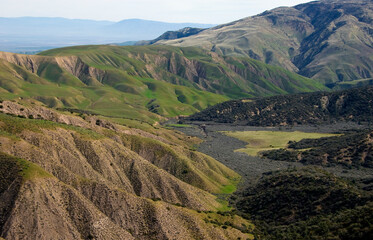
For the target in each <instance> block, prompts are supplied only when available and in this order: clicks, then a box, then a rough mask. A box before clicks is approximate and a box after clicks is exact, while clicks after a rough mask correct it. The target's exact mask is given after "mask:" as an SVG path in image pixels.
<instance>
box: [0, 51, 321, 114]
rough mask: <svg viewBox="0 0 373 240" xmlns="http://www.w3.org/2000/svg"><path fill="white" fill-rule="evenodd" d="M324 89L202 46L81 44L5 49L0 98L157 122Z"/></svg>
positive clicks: (0, 56) (0, 66) (0, 61)
mask: <svg viewBox="0 0 373 240" xmlns="http://www.w3.org/2000/svg"><path fill="white" fill-rule="evenodd" d="M321 89H325V87H324V86H323V85H321V84H319V83H318V82H316V81H314V80H311V79H307V78H304V77H301V76H299V75H296V74H294V73H291V72H288V71H286V70H283V69H281V68H278V67H273V66H268V65H265V64H263V63H261V62H259V61H255V60H251V59H247V58H232V57H221V56H219V55H217V54H215V53H211V52H208V51H205V50H201V49H198V48H177V47H166V46H136V47H115V46H79V47H70V48H62V49H54V50H49V51H46V52H43V53H41V54H40V55H39V56H35V55H33V56H31V55H30V56H29V55H17V54H11V53H1V52H0V96H1V98H2V99H14V98H18V97H22V98H33V99H36V100H38V101H41V102H43V103H44V104H46V105H47V106H49V107H55V108H69V109H79V110H84V111H89V112H93V113H97V114H101V115H106V116H111V117H125V118H133V119H140V120H146V121H157V120H159V119H160V118H161V116H165V117H172V116H177V115H180V114H182V115H190V114H192V113H195V112H197V111H200V110H202V109H204V108H206V107H208V106H211V105H214V104H216V103H219V102H222V101H225V100H228V99H229V98H240V97H252V96H261V95H275V94H286V93H293V92H305V91H315V90H321Z"/></svg>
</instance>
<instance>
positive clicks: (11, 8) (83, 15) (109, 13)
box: [0, 0, 311, 24]
mask: <svg viewBox="0 0 373 240" xmlns="http://www.w3.org/2000/svg"><path fill="white" fill-rule="evenodd" d="M309 1H311V0H0V6H1V8H0V17H24V16H31V17H64V18H71V19H91V20H110V21H120V20H124V19H131V18H140V19H147V20H155V21H163V22H174V23H176V22H189V23H190V22H192V23H212V24H220V23H227V22H231V21H234V20H238V19H241V18H244V17H248V16H253V15H256V14H259V13H261V12H263V11H265V10H270V9H273V8H276V7H280V6H294V5H297V4H300V3H305V2H309Z"/></svg>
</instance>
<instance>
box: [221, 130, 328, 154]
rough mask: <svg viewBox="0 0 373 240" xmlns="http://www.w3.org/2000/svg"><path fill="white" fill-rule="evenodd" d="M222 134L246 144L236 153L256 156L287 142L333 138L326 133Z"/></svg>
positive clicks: (282, 146)
mask: <svg viewBox="0 0 373 240" xmlns="http://www.w3.org/2000/svg"><path fill="white" fill-rule="evenodd" d="M223 133H224V134H226V135H228V136H230V137H234V138H237V139H239V140H242V141H244V142H247V143H248V145H247V146H246V147H245V148H242V149H237V150H236V151H239V152H244V153H247V154H248V155H251V156H257V155H258V153H259V152H262V151H266V150H275V149H280V148H284V147H286V146H287V144H288V142H289V141H300V140H302V139H318V138H322V137H330V136H335V134H327V133H306V132H299V131H295V132H281V131H243V132H223Z"/></svg>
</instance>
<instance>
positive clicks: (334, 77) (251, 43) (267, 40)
mask: <svg viewBox="0 0 373 240" xmlns="http://www.w3.org/2000/svg"><path fill="white" fill-rule="evenodd" d="M372 19H373V4H372V3H371V2H370V1H362V0H348V1H338V0H322V1H312V2H310V3H305V4H300V5H297V6H294V7H289V8H287V7H281V8H276V9H273V10H270V11H265V12H263V13H262V14H259V15H257V16H253V17H248V18H244V19H241V20H238V21H235V22H232V23H228V24H224V25H220V26H217V27H214V28H210V29H208V30H205V31H203V32H201V33H198V34H196V35H193V36H190V37H186V38H180V39H175V40H161V41H158V42H157V43H156V44H166V45H173V46H181V47H189V46H193V47H202V48H204V49H208V50H212V51H214V52H217V53H219V54H223V55H228V56H245V57H251V58H254V59H257V60H261V61H262V62H265V63H269V64H273V65H277V66H281V67H284V68H286V69H288V70H291V71H294V72H298V73H300V74H301V75H303V76H307V77H310V78H314V79H319V80H321V81H322V82H323V83H327V84H332V83H336V82H345V81H347V82H348V81H352V80H358V79H365V78H371V77H372V75H373V70H372V67H371V66H372V65H373V62H372V58H371V55H372V53H373V48H372V44H371V43H372V41H373V39H372V29H373V26H372ZM365 83H368V82H365Z"/></svg>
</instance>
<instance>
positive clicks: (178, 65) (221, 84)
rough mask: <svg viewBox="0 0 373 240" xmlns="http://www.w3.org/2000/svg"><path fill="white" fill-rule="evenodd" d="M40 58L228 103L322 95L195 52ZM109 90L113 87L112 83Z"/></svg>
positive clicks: (251, 66)
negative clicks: (120, 73)
mask: <svg viewBox="0 0 373 240" xmlns="http://www.w3.org/2000/svg"><path fill="white" fill-rule="evenodd" d="M41 55H44V56H71V55H73V56H78V57H79V58H81V59H82V61H83V62H85V63H87V64H88V65H89V66H91V67H95V68H99V69H107V71H108V72H109V70H110V69H114V68H115V69H121V70H124V71H126V72H127V73H128V74H129V75H131V76H141V77H147V78H153V79H156V80H163V81H167V82H170V83H173V84H178V85H183V86H190V87H191V86H193V87H194V88H197V89H200V90H207V91H210V92H213V93H218V94H223V95H225V96H228V97H231V98H237V97H243V96H258V95H260V96H262V95H273V94H284V93H291V92H305V91H315V90H321V89H325V88H324V87H323V86H322V85H321V84H319V83H318V82H317V81H314V80H310V79H307V78H304V77H301V76H299V75H296V74H292V73H290V72H288V71H285V70H283V69H281V68H276V67H272V66H268V65H265V64H263V63H261V62H258V61H255V60H252V59H248V58H233V57H222V56H220V55H218V54H214V53H211V52H209V51H205V50H201V49H198V48H176V47H168V46H143V47H140V46H138V47H108V46H83V47H73V48H64V49H55V50H50V51H46V52H43V53H41ZM114 81H115V79H114V80H112V82H111V83H110V84H115V83H116V82H114Z"/></svg>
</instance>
